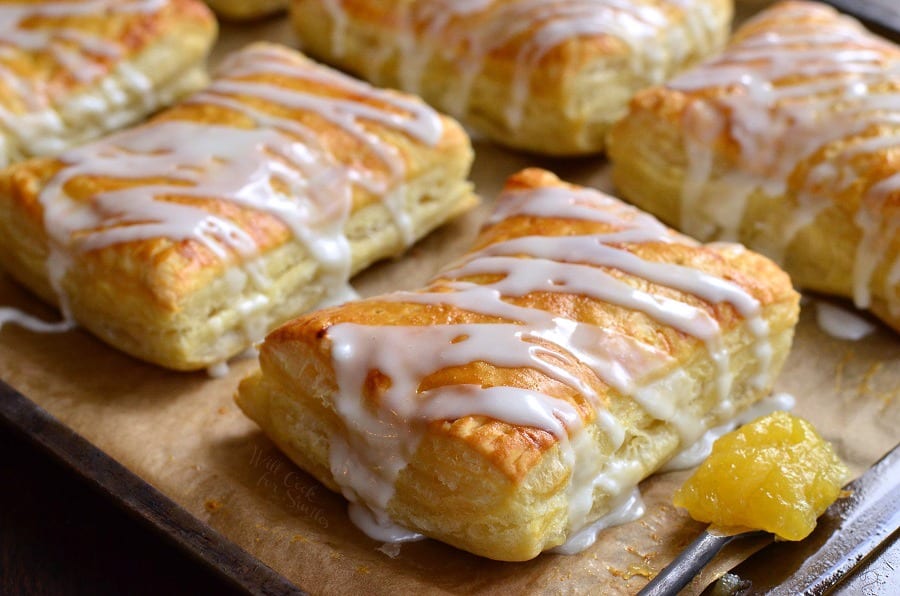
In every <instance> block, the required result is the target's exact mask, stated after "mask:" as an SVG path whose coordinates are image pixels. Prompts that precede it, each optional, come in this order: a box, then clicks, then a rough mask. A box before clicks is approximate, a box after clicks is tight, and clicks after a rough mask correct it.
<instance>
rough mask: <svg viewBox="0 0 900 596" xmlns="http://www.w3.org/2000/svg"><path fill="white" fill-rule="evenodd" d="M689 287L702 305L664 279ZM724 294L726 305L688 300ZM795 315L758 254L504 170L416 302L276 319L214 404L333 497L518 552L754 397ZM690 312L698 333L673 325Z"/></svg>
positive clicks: (781, 280)
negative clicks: (228, 395) (235, 408)
mask: <svg viewBox="0 0 900 596" xmlns="http://www.w3.org/2000/svg"><path fill="white" fill-rule="evenodd" d="M635 234H637V236H636V235H635ZM644 234H647V236H644ZM638 236H640V237H641V239H640V240H638ZM650 237H652V238H653V239H649V238H650ZM628 238H632V239H633V241H629V240H628ZM618 239H621V240H618ZM598 242H599V243H604V242H608V244H605V245H604V247H603V248H601V249H600V250H599V252H598V253H596V254H593V253H591V252H590V251H589V250H588V251H587V252H585V251H583V250H581V249H583V248H585V247H588V248H589V247H590V246H591V244H592V243H593V244H596V243H598ZM567 246H572V247H575V249H577V250H575V249H572V251H571V252H567V251H569V249H567V248H566V247H567ZM560 251H562V252H560ZM542 254H543V255H544V256H541V255H542ZM551 254H556V255H557V256H558V257H559V259H558V260H556V261H553V262H552V263H551V262H550V261H551V259H549V255H551ZM592 259H593V261H592ZM604 259H607V261H606V262H607V263H609V264H607V265H599V264H597V263H599V262H600V261H603V260H604ZM613 261H615V262H616V263H619V265H614V264H612V262H613ZM629 271H630V272H629ZM688 271H692V272H693V273H688ZM673 272H677V273H678V276H680V277H678V279H680V280H682V281H673V280H672V279H671V278H668V277H667V276H668V275H669V274H671V273H673ZM707 276H708V277H707ZM648 277H649V278H650V279H653V280H655V281H650V279H648ZM689 278H690V279H696V280H702V283H701V281H698V284H699V285H698V286H697V287H696V288H694V290H693V291H695V292H697V293H698V294H700V295H704V296H706V298H701V297H700V296H699V295H695V294H692V293H691V292H689V291H686V290H685V287H686V286H688V285H690V282H684V281H683V280H686V279H689ZM663 279H669V281H668V285H667V284H666V283H662V280H663ZM598 280H605V281H603V282H602V283H600V281H598ZM716 280H719V281H716ZM682 283H683V284H684V285H683V286H681V289H678V287H679V285H680V284H682ZM722 284H724V285H722ZM673 286H674V287H673ZM726 286H727V287H728V288H729V290H728V292H730V294H729V295H730V296H731V298H729V299H728V300H732V301H733V303H732V302H728V300H715V301H713V300H711V299H710V297H711V296H718V294H717V290H713V289H712V288H714V287H718V288H720V289H722V288H724V287H726ZM579 288H580V289H579ZM495 292H498V293H499V294H497V293H495ZM635 296H637V297H638V298H636V300H637V302H634V303H632V302H630V301H631V300H632V298H634V297H635ZM651 296H652V297H653V298H649V297H651ZM641 297H647V298H646V301H645V299H644V298H641ZM670 301H671V302H670ZM653 303H655V304H657V305H659V304H668V305H670V306H671V307H672V309H673V310H671V311H668V310H667V308H668V307H661V308H660V309H658V310H657V309H656V307H654V306H652V304H653ZM675 303H678V304H679V305H680V306H675ZM739 305H740V306H739ZM739 311H740V312H739ZM666 312H668V313H669V314H668V315H667V314H666ZM675 312H679V313H681V314H674V313H675ZM797 314H798V296H797V294H796V293H795V292H794V291H793V289H792V287H791V283H790V280H789V279H788V277H787V275H786V274H784V272H782V271H781V270H780V269H779V268H778V267H777V266H775V265H774V264H773V263H772V262H771V261H769V260H767V259H765V258H764V257H761V256H759V255H757V254H755V253H752V252H750V251H747V250H744V249H743V248H742V247H740V246H737V245H724V244H712V245H705V246H704V245H700V244H697V243H695V242H693V241H692V240H690V239H688V238H686V237H684V236H681V235H678V234H676V233H674V232H671V231H668V230H665V228H664V227H662V226H660V225H659V224H658V222H655V220H652V219H651V218H648V216H646V215H643V214H639V213H638V212H637V211H636V210H633V209H632V208H630V207H627V206H625V205H624V204H622V203H620V202H618V201H616V200H615V199H612V198H610V197H604V196H602V195H600V193H596V192H594V191H587V190H585V189H579V188H577V187H572V186H569V185H566V184H565V183H563V182H560V181H559V180H558V179H557V178H556V177H555V176H553V175H552V174H550V173H549V172H545V171H541V170H526V171H523V172H521V173H519V174H517V175H515V176H513V177H512V178H511V179H510V180H509V182H508V183H507V187H506V190H505V192H504V195H503V196H501V198H500V200H499V202H498V213H497V215H496V216H495V217H494V218H493V219H492V221H491V224H490V225H488V226H487V227H486V228H485V229H484V230H483V231H482V233H481V235H480V236H479V238H478V239H477V240H476V243H475V247H474V249H473V252H472V253H470V254H469V255H467V256H465V257H463V259H461V261H460V262H458V263H456V264H455V265H451V268H450V269H449V270H448V271H446V272H444V273H442V274H439V275H438V276H437V277H436V278H435V279H434V280H433V281H432V283H431V284H430V285H429V286H428V287H426V288H423V289H422V290H419V291H417V292H409V293H397V294H387V295H384V296H378V297H373V298H370V299H366V300H363V301H358V302H350V303H347V304H344V305H341V306H338V307H333V308H329V309H325V310H320V311H317V312H313V313H310V314H308V315H305V316H303V317H300V318H298V319H295V320H293V321H291V322H289V323H286V324H284V325H282V326H281V327H280V328H278V329H277V330H276V331H274V332H272V333H271V334H270V335H269V336H268V337H267V339H266V341H265V342H264V343H263V344H262V346H261V348H260V365H261V371H260V372H259V373H256V374H255V375H252V376H250V377H248V378H247V379H246V380H245V381H244V382H243V383H242V384H241V387H240V389H239V392H238V394H237V396H236V400H237V403H238V404H239V405H240V407H241V408H242V409H243V410H244V412H245V413H247V415H249V416H250V417H251V418H252V419H253V420H255V421H256V422H257V423H258V424H259V425H260V426H261V427H262V428H263V430H264V431H265V432H266V433H267V434H268V435H269V436H270V437H271V438H272V440H273V441H275V443H276V444H278V446H279V447H280V448H281V449H282V450H284V452H285V453H286V454H287V455H288V456H289V457H291V459H293V460H294V461H295V462H297V463H298V464H299V465H300V466H301V467H302V468H303V469H305V470H306V471H308V472H309V473H311V474H313V475H314V476H315V477H316V478H318V479H319V480H321V481H322V482H323V483H324V484H325V485H326V486H328V487H329V488H331V489H332V490H335V491H340V492H342V493H343V494H344V495H345V496H347V497H348V498H349V499H350V500H351V502H353V503H354V505H353V507H358V506H360V505H362V506H364V507H367V508H369V509H371V510H372V511H373V512H374V514H375V517H376V518H378V517H379V515H387V516H388V517H389V518H390V519H391V520H393V522H395V523H397V524H400V525H401V526H403V527H405V528H408V529H411V530H414V531H416V532H420V533H422V534H425V535H427V536H430V537H433V538H437V539H439V540H442V541H444V542H447V543H449V544H452V545H454V546H457V547H459V548H462V549H465V550H468V551H471V552H473V553H476V554H479V555H483V556H486V557H490V558H495V559H500V560H510V561H518V560H526V559H530V558H532V557H534V556H536V555H538V554H539V553H540V552H541V551H543V550H546V549H549V548H552V547H554V546H558V545H560V544H563V543H564V542H566V541H567V540H570V539H572V538H573V536H575V535H576V534H578V533H579V531H580V530H581V529H582V527H584V526H585V525H590V524H591V523H592V522H594V521H595V520H598V519H599V518H602V517H603V516H605V515H607V514H609V513H610V512H611V511H612V510H613V509H614V508H616V507H619V506H620V505H621V503H622V500H623V498H624V497H625V496H627V494H628V492H629V491H630V490H631V488H632V487H634V486H636V484H637V483H638V482H639V481H640V480H641V479H642V478H644V477H646V476H647V475H649V474H651V473H653V472H654V471H655V470H657V469H658V468H659V467H660V466H661V465H662V464H663V463H664V462H666V461H667V460H668V459H669V458H671V457H672V456H673V455H674V454H675V453H677V452H678V451H679V450H681V449H683V448H685V447H687V446H688V445H689V444H690V443H691V442H692V441H694V440H696V439H697V437H698V436H699V434H702V432H703V430H705V429H706V428H710V427H713V426H717V425H719V424H722V423H725V422H727V421H728V420H730V419H731V417H732V416H733V415H734V414H735V413H736V412H739V411H741V410H744V409H745V408H747V407H748V406H749V405H750V404H752V403H754V402H755V401H757V400H759V399H760V398H761V397H762V396H763V395H764V394H765V393H766V392H767V391H768V390H769V389H770V388H771V384H772V381H773V379H774V376H775V375H776V374H777V372H778V370H779V369H780V368H781V366H782V364H783V362H784V359H785V357H786V356H787V353H788V349H789V346H790V343H791V338H792V333H793V328H794V325H795V324H796V321H797ZM669 315H672V316H671V317H669ZM661 319H665V322H663V321H662V320H661ZM700 320H703V321H706V323H704V325H707V324H708V325H709V328H708V329H715V330H716V331H715V332H711V333H712V334H711V335H709V336H707V335H705V332H702V331H700V328H699V327H698V328H694V327H693V323H689V322H688V321H695V322H696V321H700ZM561 330H565V331H564V332H562V331H561ZM692 333H694V334H696V335H692ZM698 335H703V337H704V339H701V338H700V337H698ZM522 338H524V339H522ZM523 350H524V352H523ZM723 382H724V383H725V384H724V385H723ZM537 412H543V414H538V413H537ZM562 427H565V430H563V428H562ZM698 433H699V434H698ZM348 446H349V447H348ZM390 470H395V474H394V475H393V476H392V475H391V474H390V473H389V471H390ZM373 487H374V488H373ZM380 507H383V510H379V508H380ZM354 519H356V518H354Z"/></svg>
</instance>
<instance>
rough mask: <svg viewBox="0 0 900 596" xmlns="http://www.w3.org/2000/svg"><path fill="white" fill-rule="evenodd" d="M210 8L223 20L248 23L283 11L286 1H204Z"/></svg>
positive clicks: (286, 4)
mask: <svg viewBox="0 0 900 596" xmlns="http://www.w3.org/2000/svg"><path fill="white" fill-rule="evenodd" d="M206 3H207V4H209V6H210V8H212V9H213V10H214V11H216V14H217V15H219V16H220V17H222V18H224V19H228V20H231V21H249V20H253V19H260V18H262V17H267V16H269V15H273V14H275V13H277V12H281V11H283V10H285V9H286V8H287V6H288V0H206Z"/></svg>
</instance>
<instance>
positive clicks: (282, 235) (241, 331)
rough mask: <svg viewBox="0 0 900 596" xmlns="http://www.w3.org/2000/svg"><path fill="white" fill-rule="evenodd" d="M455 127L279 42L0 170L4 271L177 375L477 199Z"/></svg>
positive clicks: (467, 154)
mask: <svg viewBox="0 0 900 596" xmlns="http://www.w3.org/2000/svg"><path fill="white" fill-rule="evenodd" d="M471 159H472V151H471V147H470V144H469V140H468V138H467V137H466V135H465V133H464V132H463V130H462V129H461V128H460V127H459V125H457V124H456V123H454V122H453V121H451V120H450V119H448V118H444V117H442V116H440V115H438V114H437V113H436V112H434V111H433V110H432V109H431V108H429V107H427V106H425V105H424V104H423V103H422V102H420V101H418V100H417V99H415V98H412V97H409V96H406V95H401V94H399V93H394V92H390V91H381V90H377V89H374V88H372V87H369V86H368V85H366V84H364V83H360V82H358V81H356V80H354V79H351V78H349V77H347V76H345V75H342V74H339V73H337V72H334V71H332V70H330V69H327V68H324V67H322V66H319V65H317V64H315V63H313V62H311V61H309V60H308V59H306V58H305V57H303V56H302V55H300V54H298V53H296V52H294V51H293V50H290V49H288V48H284V47H280V46H276V45H270V44H254V45H252V46H249V47H247V48H245V49H244V50H241V51H239V52H237V53H235V54H233V55H231V56H230V57H229V58H228V59H226V61H225V62H224V63H223V66H222V69H221V71H220V72H219V73H218V76H217V77H216V79H215V81H214V82H213V83H212V85H211V86H210V87H208V88H207V89H205V90H204V91H201V92H199V93H197V94H195V95H193V96H191V97H190V98H188V99H187V100H185V101H184V102H182V103H181V104H179V105H177V106H175V107H173V108H170V109H169V110H167V111H165V112H162V113H161V114H159V115H158V116H156V117H155V118H154V119H153V120H151V121H150V122H149V123H147V124H145V125H143V126H140V127H137V128H133V129H130V130H127V131H124V132H121V133H118V134H116V135H114V136H111V137H109V138H106V139H103V140H101V141H98V142H95V143H93V144H90V145H85V146H83V147H79V148H77V149H73V150H70V151H67V152H66V153H63V154H62V155H61V156H59V157H58V158H56V159H34V160H30V161H26V162H22V163H20V164H17V165H15V166H12V167H10V168H8V169H7V170H6V171H5V172H2V173H0V262H2V264H3V265H4V266H5V267H6V269H7V270H8V271H9V272H10V273H11V274H12V275H13V276H14V277H16V278H18V279H19V280H20V281H21V282H22V283H24V284H25V285H26V286H28V287H29V288H31V289H32V290H34V291H35V292H36V293H38V294H39V295H40V296H42V297H43V298H44V299H46V300H48V301H54V302H58V303H59V304H60V306H61V308H62V311H63V313H64V314H66V316H71V317H74V319H75V320H77V321H78V322H79V323H81V324H82V325H83V326H84V327H86V328H87V329H89V330H90V331H92V332H93V333H95V334H96V335H97V336H99V337H100V338H102V339H104V340H106V341H107V342H109V343H110V344H112V345H114V346H116V347H118V348H120V349H122V350H124V351H126V352H128V353H130V354H133V355H134V356H137V357H139V358H143V359H145V360H148V361H150V362H155V363H157V364H161V365H163V366H166V367H170V368H174V369H185V370H189V369H197V368H202V367H206V366H208V365H211V364H214V363H218V362H220V361H222V360H224V359H226V358H228V357H229V356H233V355H235V354H237V353H240V352H242V351H243V350H245V349H246V348H247V347H249V346H250V345H251V344H252V343H253V342H254V341H257V340H260V339H262V337H263V336H264V335H265V333H266V331H268V330H269V329H271V328H272V327H274V326H275V325H276V324H277V323H280V322H282V321H284V320H286V319H288V318H290V317H292V316H296V315H297V314H299V313H301V312H303V311H305V310H307V309H309V308H311V307H312V306H313V305H315V304H316V303H318V302H319V301H320V300H322V299H326V298H335V297H337V296H338V295H339V294H340V292H342V291H345V290H349V287H348V286H347V283H346V282H347V279H348V278H349V276H350V274H351V273H353V272H355V271H358V270H359V269H361V268H362V267H364V266H366V265H368V264H369V263H371V262H373V261H375V260H376V259H380V258H383V257H387V256H390V255H396V254H398V253H400V252H402V251H403V250H404V249H405V248H406V247H408V246H409V245H410V244H411V243H413V242H414V241H415V240H416V239H417V238H419V237H421V236H423V235H424V234H425V233H426V232H428V231H429V230H431V229H433V228H434V227H436V226H437V225H439V224H440V223H442V222H444V221H446V220H447V219H448V218H450V217H452V216H453V215H454V214H457V213H459V212H460V211H461V210H464V209H466V208H468V207H470V206H471V205H473V204H474V202H475V198H474V196H473V195H472V192H471V186H470V184H469V183H467V182H466V180H465V179H466V176H467V173H468V169H469V165H470V163H471Z"/></svg>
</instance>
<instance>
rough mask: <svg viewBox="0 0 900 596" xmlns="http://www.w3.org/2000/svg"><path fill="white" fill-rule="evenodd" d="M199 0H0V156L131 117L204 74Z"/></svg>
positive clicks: (65, 141) (208, 35)
mask: <svg viewBox="0 0 900 596" xmlns="http://www.w3.org/2000/svg"><path fill="white" fill-rule="evenodd" d="M215 36H216V21H215V18H214V17H213V16H212V14H211V13H210V12H209V10H208V9H207V8H206V7H205V6H204V5H203V3H202V2H200V1H199V0H66V1H61V0H46V1H33V2H16V1H9V0H4V1H0V166H5V165H6V164H8V163H11V162H15V161H19V160H21V159H23V158H26V157H30V156H36V155H55V154H57V153H59V152H60V151H63V150H64V149H66V148H68V147H71V146H73V145H77V144H79V143H84V142H86V141H89V140H91V139H94V138H97V137H99V136H102V135H103V134H104V133H107V132H109V131H111V130H115V129H117V128H122V127H123V126H126V125H129V124H132V123H134V122H136V121H138V120H140V119H142V118H143V117H145V116H147V115H149V114H152V113H153V112H155V111H156V110H158V109H159V108H161V107H164V106H166V105H168V104H170V103H172V102H173V101H175V100H177V99H178V98H180V97H182V96H184V95H187V94H189V93H191V92H193V91H195V90H197V89H199V88H200V87H202V86H203V85H205V84H206V83H207V77H206V72H205V70H204V61H205V59H206V54H207V52H208V51H209V49H210V46H211V45H212V43H213V41H214V40H215Z"/></svg>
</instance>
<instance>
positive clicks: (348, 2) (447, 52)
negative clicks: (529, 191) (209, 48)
mask: <svg viewBox="0 0 900 596" xmlns="http://www.w3.org/2000/svg"><path fill="white" fill-rule="evenodd" d="M732 10H733V7H732V1H731V0H690V1H689V2H686V3H684V2H673V1H670V0H629V1H628V2H625V3H623V2H607V1H603V0H544V1H533V0H494V1H488V2H482V3H477V5H476V4H473V3H471V2H469V3H463V2H460V3H451V2H444V1H443V0H424V1H419V2H393V1H391V0H337V1H335V0H293V2H292V3H291V14H292V20H293V23H294V26H295V28H296V30H297V31H298V33H299V36H300V40H301V42H302V44H303V47H304V48H305V49H306V51H308V52H310V53H311V54H312V55H314V56H317V57H319V58H321V59H323V60H325V61H326V62H329V63H332V64H335V65H337V66H339V67H340V68H342V69H346V70H348V71H351V72H354V73H356V74H359V75H361V76H363V77H365V78H366V79H368V80H370V81H372V82H375V83H377V84H379V85H385V86H388V87H395V88H398V89H404V90H406V91H410V92H413V93H417V94H420V95H421V96H422V97H423V98H424V99H425V100H426V101H428V102H429V103H431V104H432V105H435V106H437V107H438V108H439V109H441V110H444V111H447V112H448V113H450V114H453V115H455V116H457V117H459V118H460V119H462V120H463V122H465V123H467V124H470V125H471V126H472V127H473V128H475V129H476V130H478V131H479V132H481V133H483V134H485V135H487V136H488V137H490V138H492V139H494V140H496V141H498V142H500V143H503V144H504V145H508V146H510V147H514V148H518V149H525V150H528V151H533V152H536V153H542V154H548V155H578V154H586V153H596V152H599V151H601V150H602V149H603V147H604V136H605V135H606V132H607V130H608V128H609V125H610V124H611V123H613V122H615V121H616V120H617V119H618V118H619V117H620V116H621V115H622V114H623V113H624V112H625V109H626V105H627V102H628V100H629V99H630V97H631V96H632V95H633V94H634V93H635V92H636V91H638V90H639V89H641V88H643V87H646V86H648V85H652V84H655V83H659V82H662V81H664V80H665V79H666V78H668V77H670V76H672V75H673V74H674V73H676V72H678V71H680V70H681V69H683V68H685V67H687V66H689V65H691V64H693V63H695V62H697V61H699V60H700V59H702V58H703V57H705V56H707V55H709V54H710V53H712V52H714V51H715V50H717V49H718V48H720V47H721V46H722V45H723V44H724V42H725V39H726V37H727V34H728V29H729V26H730V23H731V16H732Z"/></svg>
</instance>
